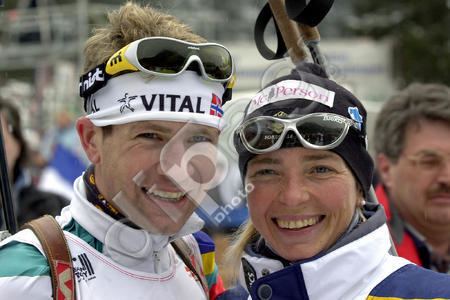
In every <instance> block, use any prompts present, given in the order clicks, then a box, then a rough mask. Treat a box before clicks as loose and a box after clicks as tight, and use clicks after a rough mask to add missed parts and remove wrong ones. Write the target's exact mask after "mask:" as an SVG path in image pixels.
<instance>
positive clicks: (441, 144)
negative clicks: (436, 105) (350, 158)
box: [379, 120, 450, 237]
mask: <svg viewBox="0 0 450 300" xmlns="http://www.w3.org/2000/svg"><path fill="white" fill-rule="evenodd" d="M384 161H385V167H383V166H380V172H381V175H382V177H383V181H384V183H385V185H386V187H387V189H388V191H389V195H390V199H391V201H393V203H394V204H395V206H396V208H397V209H398V210H399V213H400V214H401V216H402V217H403V218H404V219H405V220H406V221H407V222H408V223H410V224H411V225H413V226H414V227H415V228H416V229H417V230H419V232H421V233H422V234H424V235H425V236H426V237H430V236H431V237H432V236H433V234H434V233H437V232H449V230H450V125H449V124H448V123H444V122H441V121H430V120H421V121H420V122H419V123H418V125H409V126H408V128H407V130H406V135H405V145H404V149H403V152H402V153H401V156H400V158H399V159H398V161H397V162H391V161H389V160H387V159H385V160H384ZM379 162H380V160H379Z"/></svg>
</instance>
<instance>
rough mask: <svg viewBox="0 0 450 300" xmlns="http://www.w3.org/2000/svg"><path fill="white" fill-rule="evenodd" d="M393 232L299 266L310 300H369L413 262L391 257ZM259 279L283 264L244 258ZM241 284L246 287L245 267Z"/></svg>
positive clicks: (383, 232) (383, 230) (372, 235)
mask: <svg viewBox="0 0 450 300" xmlns="http://www.w3.org/2000/svg"><path fill="white" fill-rule="evenodd" d="M390 246H391V245H390V241H389V230H388V228H387V225H386V224H384V225H382V226H381V227H379V228H377V229H376V230H374V231H373V232H371V233H369V234H367V235H365V236H363V237H361V238H359V239H357V240H355V241H353V242H351V243H348V244H346V245H344V246H342V247H340V248H338V249H336V250H334V251H332V252H330V253H328V254H326V255H324V256H322V257H320V258H318V259H315V260H312V261H308V262H304V263H299V264H298V265H299V266H300V270H301V272H302V274H303V278H304V283H305V286H306V289H307V293H308V296H309V299H311V300H313V299H366V297H367V295H368V294H369V292H370V291H371V290H372V289H373V288H374V287H375V286H376V285H377V284H378V283H379V282H380V281H382V280H383V279H384V278H386V277H387V276H388V275H389V274H391V273H392V272H393V271H395V270H397V269H399V268H400V267H402V266H404V265H405V264H407V263H410V262H409V261H407V260H405V259H402V258H399V257H393V256H391V255H390V254H389V253H388V251H389V248H390ZM244 257H245V258H246V259H247V260H248V261H249V263H250V264H251V266H252V267H253V269H254V271H255V273H256V277H257V278H261V277H262V274H263V273H266V274H267V271H269V272H270V273H274V272H276V271H279V270H281V269H282V268H283V265H282V264H281V262H279V261H277V260H274V259H269V258H265V257H255V256H250V255H248V254H244ZM239 283H240V284H241V285H242V286H244V287H246V284H245V278H244V275H243V270H242V266H241V272H240V276H239Z"/></svg>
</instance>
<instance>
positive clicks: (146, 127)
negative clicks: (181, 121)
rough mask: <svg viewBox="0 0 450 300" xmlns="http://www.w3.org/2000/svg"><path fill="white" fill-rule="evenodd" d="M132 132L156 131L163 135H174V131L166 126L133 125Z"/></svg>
mask: <svg viewBox="0 0 450 300" xmlns="http://www.w3.org/2000/svg"><path fill="white" fill-rule="evenodd" d="M131 129H132V130H156V131H159V132H162V133H172V131H173V130H172V129H171V128H168V127H165V126H161V125H158V124H143V123H138V124H133V125H132V126H131Z"/></svg>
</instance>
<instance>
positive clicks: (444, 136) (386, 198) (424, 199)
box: [374, 83, 450, 273]
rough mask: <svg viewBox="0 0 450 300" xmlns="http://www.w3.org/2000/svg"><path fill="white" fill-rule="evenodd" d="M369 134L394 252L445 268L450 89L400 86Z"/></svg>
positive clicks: (449, 220) (448, 259) (449, 268)
mask: <svg viewBox="0 0 450 300" xmlns="http://www.w3.org/2000/svg"><path fill="white" fill-rule="evenodd" d="M374 137H375V138H374V141H375V151H376V161H377V167H378V171H379V175H380V179H381V182H380V183H379V184H378V185H377V186H376V194H377V197H378V199H379V201H380V203H382V204H383V205H384V207H385V210H386V214H387V217H388V220H389V225H390V230H391V234H392V236H393V239H394V242H395V245H396V248H397V251H398V254H399V255H400V256H402V257H405V258H407V259H409V260H411V261H412V262H414V263H416V264H418V265H421V266H424V267H425V268H429V269H432V270H436V271H439V272H443V273H450V88H449V87H448V86H445V85H443V84H421V83H414V84H411V85H410V86H408V87H407V88H405V89H404V90H402V91H400V92H399V93H398V94H396V95H394V96H393V97H392V98H391V99H390V100H389V101H387V102H385V103H384V104H383V107H382V109H381V111H380V112H379V114H378V119H377V122H376V126H375V133H374Z"/></svg>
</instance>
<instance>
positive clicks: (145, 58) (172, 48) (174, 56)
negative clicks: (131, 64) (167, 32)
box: [136, 40, 188, 74]
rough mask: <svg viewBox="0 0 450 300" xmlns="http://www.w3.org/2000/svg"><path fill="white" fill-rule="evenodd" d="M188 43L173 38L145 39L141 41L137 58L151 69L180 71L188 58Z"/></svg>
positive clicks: (146, 67) (143, 65) (168, 71)
mask: <svg viewBox="0 0 450 300" xmlns="http://www.w3.org/2000/svg"><path fill="white" fill-rule="evenodd" d="M187 52H188V51H187V48H186V45H184V44H182V43H178V42H175V41H171V40H145V41H142V42H141V43H139V46H138V48H137V54H136V55H137V59H138V62H139V63H140V64H141V66H142V67H144V68H145V69H147V70H149V71H154V72H158V73H164V74H174V73H179V72H180V71H181V70H182V69H183V67H184V64H185V62H186V60H187V56H188V53H187Z"/></svg>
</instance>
